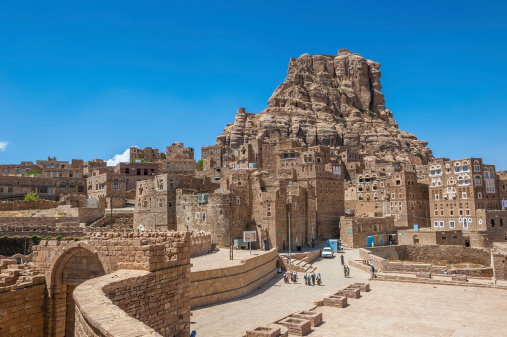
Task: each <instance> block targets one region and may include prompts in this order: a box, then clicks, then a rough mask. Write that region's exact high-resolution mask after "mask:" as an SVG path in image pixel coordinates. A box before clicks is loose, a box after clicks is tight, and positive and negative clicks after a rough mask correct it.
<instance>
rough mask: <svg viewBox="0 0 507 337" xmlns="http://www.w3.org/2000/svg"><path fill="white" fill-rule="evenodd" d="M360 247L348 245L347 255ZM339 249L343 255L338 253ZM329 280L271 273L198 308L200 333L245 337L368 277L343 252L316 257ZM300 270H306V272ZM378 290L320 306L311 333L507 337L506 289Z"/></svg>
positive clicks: (388, 285)
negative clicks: (317, 282) (288, 278)
mask: <svg viewBox="0 0 507 337" xmlns="http://www.w3.org/2000/svg"><path fill="white" fill-rule="evenodd" d="M357 253H358V251H357V250H353V249H350V250H346V251H345V261H347V260H348V258H352V259H354V258H356V257H357ZM338 255H339V254H338ZM313 265H314V266H316V267H317V271H318V272H320V273H321V274H322V277H323V281H324V284H323V286H320V287H319V286H306V285H305V284H304V283H303V282H302V281H300V282H299V283H298V284H284V283H283V280H282V279H281V276H277V277H276V278H274V279H272V280H271V281H269V282H268V283H266V284H265V285H263V286H262V287H260V289H258V290H256V291H254V292H253V293H251V294H249V295H248V296H245V297H242V298H239V299H236V300H231V301H227V302H223V303H220V304H216V305H212V306H208V307H203V308H198V309H197V310H192V313H193V316H192V317H191V322H192V325H191V329H192V330H196V331H197V336H206V337H211V336H220V337H227V336H235V337H236V336H243V335H244V334H245V332H246V330H247V329H250V328H254V327H257V326H260V325H266V324H269V323H272V322H274V321H276V320H278V319H281V318H283V317H285V316H287V315H289V314H291V313H293V312H295V311H298V310H307V309H309V308H312V307H313V306H314V301H317V300H321V299H322V298H323V297H325V296H327V295H331V294H333V293H335V292H336V291H337V290H339V289H341V288H343V287H344V286H347V285H349V284H350V283H353V282H364V281H367V278H368V275H367V274H366V273H364V272H361V271H359V270H357V269H355V268H351V275H350V278H348V279H346V278H345V277H344V275H343V268H342V267H341V263H340V259H339V256H337V257H335V258H334V259H326V260H317V261H316V262H314V263H313ZM300 276H302V275H300ZM371 287H372V290H371V291H370V292H368V293H365V294H363V296H362V297H361V298H360V299H356V300H349V304H350V305H349V306H348V307H347V308H343V309H336V308H329V307H319V308H318V309H317V310H319V311H321V312H323V314H324V323H323V324H322V325H320V326H319V327H316V328H315V329H314V330H313V332H312V333H311V334H310V336H312V337H314V336H315V337H323V336H409V337H410V336H414V337H415V336H439V337H440V336H442V337H443V336H460V337H461V336H507V321H506V319H505V313H507V290H502V289H487V288H474V287H459V286H441V285H427V284H412V283H399V282H383V281H373V282H371Z"/></svg>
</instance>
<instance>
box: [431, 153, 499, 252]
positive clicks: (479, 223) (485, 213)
mask: <svg viewBox="0 0 507 337" xmlns="http://www.w3.org/2000/svg"><path fill="white" fill-rule="evenodd" d="M428 167H429V179H430V186H429V206H430V217H431V224H432V228H433V230H436V231H441V230H454V229H456V230H462V231H463V235H464V236H468V237H469V241H468V244H470V245H472V246H484V245H487V244H488V242H489V241H491V239H492V238H493V237H496V238H498V237H504V235H503V234H502V233H503V231H504V223H505V221H506V220H507V219H506V218H504V217H503V215H504V214H503V213H501V212H499V210H500V209H501V200H500V198H499V193H498V181H497V179H496V175H495V166H494V165H486V164H483V162H482V159H481V158H464V159H459V160H439V161H435V162H433V163H430V165H428ZM495 219H496V220H495ZM498 229H501V233H498Z"/></svg>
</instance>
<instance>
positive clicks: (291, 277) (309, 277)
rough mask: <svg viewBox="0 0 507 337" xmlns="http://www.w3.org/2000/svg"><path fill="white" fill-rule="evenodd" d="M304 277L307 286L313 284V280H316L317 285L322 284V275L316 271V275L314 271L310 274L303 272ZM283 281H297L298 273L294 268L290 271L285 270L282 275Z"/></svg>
mask: <svg viewBox="0 0 507 337" xmlns="http://www.w3.org/2000/svg"><path fill="white" fill-rule="evenodd" d="M304 279H305V284H306V285H309V286H311V285H315V281H317V284H318V285H319V286H320V285H321V284H322V276H320V273H318V274H317V275H315V273H311V274H308V273H305V276H304ZM283 281H284V282H285V283H287V284H288V283H290V282H293V283H296V282H297V281H298V273H297V272H296V271H294V270H293V271H291V272H286V273H285V274H284V275H283Z"/></svg>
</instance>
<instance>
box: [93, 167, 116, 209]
mask: <svg viewBox="0 0 507 337" xmlns="http://www.w3.org/2000/svg"><path fill="white" fill-rule="evenodd" d="M86 186H87V192H88V197H89V198H94V199H97V200H99V204H100V205H101V207H104V206H106V207H108V208H111V207H113V208H119V207H122V206H123V204H124V202H125V176H124V175H121V174H116V173H109V172H103V171H101V170H95V171H93V173H92V176H91V177H88V178H86Z"/></svg>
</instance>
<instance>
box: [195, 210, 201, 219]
mask: <svg viewBox="0 0 507 337" xmlns="http://www.w3.org/2000/svg"><path fill="white" fill-rule="evenodd" d="M199 218H200V214H199V212H195V220H199Z"/></svg>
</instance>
